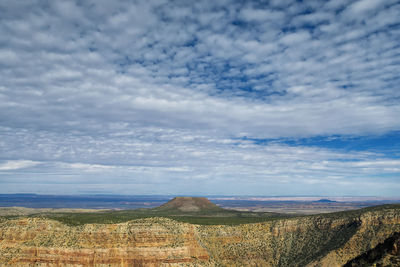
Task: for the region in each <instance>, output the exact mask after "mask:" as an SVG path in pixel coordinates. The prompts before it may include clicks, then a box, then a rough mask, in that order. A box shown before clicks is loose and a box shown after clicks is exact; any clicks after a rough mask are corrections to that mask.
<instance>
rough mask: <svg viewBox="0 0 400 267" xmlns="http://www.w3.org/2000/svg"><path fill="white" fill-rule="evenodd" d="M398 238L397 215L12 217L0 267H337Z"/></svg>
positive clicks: (2, 234)
mask: <svg viewBox="0 0 400 267" xmlns="http://www.w3.org/2000/svg"><path fill="white" fill-rule="evenodd" d="M399 231H400V210H399V209H387V210H385V211H371V212H366V213H363V214H362V215H359V216H326V215H321V216H311V217H302V218H292V219H284V220H277V221H270V222H265V223H257V224H244V225H238V226H226V225H218V226H202V225H191V224H186V223H178V222H175V221H173V220H170V219H165V218H150V219H140V220H134V221H130V222H127V223H120V224H87V225H83V226H67V225H64V224H62V223H59V222H56V221H52V220H48V219H39V218H30V219H27V218H20V219H13V220H3V221H1V222H0V266H306V265H308V266H342V265H344V264H346V263H347V262H349V261H350V260H351V259H354V258H356V257H357V256H359V255H361V254H363V253H365V252H367V251H369V250H371V249H373V248H375V247H376V246H377V245H378V244H380V243H382V242H384V241H385V240H387V238H388V237H391V236H393V234H394V233H395V232H399ZM396 244H397V243H396ZM393 255H395V254H393ZM393 255H392V254H391V257H392V256H393Z"/></svg>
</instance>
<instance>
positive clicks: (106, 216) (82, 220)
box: [29, 209, 289, 225]
mask: <svg viewBox="0 0 400 267" xmlns="http://www.w3.org/2000/svg"><path fill="white" fill-rule="evenodd" d="M29 217H41V218H49V219H53V220H57V221H60V222H62V223H65V224H67V225H83V224H88V223H106V224H111V223H121V222H126V221H130V220H135V219H142V218H151V217H164V218H170V219H173V220H176V221H180V222H185V223H192V224H202V225H220V224H222V225H238V224H245V223H257V222H264V221H270V220H274V219H277V218H288V217H289V216H288V215H283V214H278V213H255V212H239V211H230V210H223V209H221V210H218V211H201V212H181V211H162V210H157V209H138V210H119V211H105V212H96V213H92V212H88V213H83V212H79V213H78V212H72V213H71V212H68V213H62V212H60V213H41V214H32V215H29Z"/></svg>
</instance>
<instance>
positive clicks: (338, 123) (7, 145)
mask: <svg viewBox="0 0 400 267" xmlns="http://www.w3.org/2000/svg"><path fill="white" fill-rule="evenodd" d="M0 6H1V10H2V11H4V12H3V13H4V16H3V15H2V23H1V24H0V42H1V43H2V44H3V46H2V50H0V58H1V59H2V60H1V63H0V75H1V77H2V80H1V81H0V88H1V89H0V114H1V115H0V121H1V126H2V127H3V128H2V129H3V130H1V131H0V135H1V136H0V137H1V138H0V140H1V141H0V150H1V151H2V160H4V161H7V160H11V161H12V160H15V159H22V158H23V159H27V160H31V161H32V162H36V161H37V162H41V161H44V162H47V163H46V164H48V165H46V164H45V165H40V166H37V168H38V169H42V170H47V169H46V168H49V169H51V172H52V173H58V174H60V173H61V171H60V170H59V169H57V165H54V166H53V165H52V162H64V163H65V164H70V165H69V167H65V166H64V167H62V166H61V165H60V166H58V167H59V168H62V169H63V170H65V171H66V172H69V171H70V172H71V173H72V174H71V175H79V174H78V173H79V171H82V170H83V171H85V173H86V174H87V175H88V177H89V176H90V175H91V174H94V173H98V172H100V173H101V172H102V171H105V173H110V172H114V171H115V172H116V173H119V174H120V176H121V177H120V178H119V179H120V181H119V182H120V183H123V182H124V181H126V182H130V181H131V179H139V178H137V177H138V176H140V175H143V173H146V175H148V177H150V178H151V177H153V178H154V179H158V180H157V182H160V180H162V179H163V178H162V177H165V178H164V179H165V180H166V181H168V180H169V178H168V177H170V176H172V174H176V175H177V176H178V177H183V176H184V175H185V176H187V177H192V178H193V179H197V178H196V177H201V179H207V178H211V177H219V179H221V180H223V179H228V178H223V177H235V178H234V179H236V180H235V181H241V180H244V179H245V178H243V177H250V178H249V179H253V181H256V180H257V179H261V180H262V179H266V180H268V179H271V180H272V179H273V176H274V177H279V179H280V180H281V181H284V180H285V181H292V180H293V179H299V180H302V179H309V180H308V181H311V182H312V183H313V184H318V183H315V182H314V181H316V180H318V179H319V180H320V181H324V179H323V177H328V173H326V172H327V171H329V172H330V173H338V175H339V177H341V179H342V178H343V179H345V178H346V177H347V178H348V179H350V180H351V179H353V178H354V177H353V176H354V175H355V174H354V172H356V174H357V175H379V166H380V165H379V164H378V165H376V166H375V167H371V168H369V167H368V168H367V167H361V166H358V167H356V166H355V165H354V164H355V163H354V164H353V165H352V166H350V165H351V164H350V165H346V164H342V163H341V161H340V157H343V158H345V159H348V157H350V158H351V159H352V160H354V161H358V162H360V163H358V164H363V163H362V162H370V161H371V162H375V161H379V160H383V161H386V160H390V157H393V156H390V155H387V156H385V155H379V154H377V155H375V154H374V157H376V159H373V158H372V159H371V158H369V156H365V155H364V154H363V153H361V154H359V153H350V155H349V156H348V155H346V153H339V155H340V156H338V158H337V159H336V158H335V161H334V163H335V164H336V165H330V164H325V163H321V162H322V161H326V160H327V161H329V159H330V157H332V156H333V155H336V153H337V152H336V151H329V150H328V151H327V150H325V149H321V150H313V149H311V148H310V150H306V152H304V151H303V148H302V147H301V148H296V147H287V146H276V147H274V146H273V147H271V146H270V145H265V144H262V145H257V144H254V143H253V142H251V141H247V142H245V141H244V140H243V137H244V136H246V137H247V138H260V139H265V138H275V139H280V138H292V139H293V138H294V139H295V138H301V137H315V136H331V135H359V136H366V135H370V134H374V135H376V134H384V133H388V132H391V131H399V130H400V121H399V120H398V118H399V114H400V107H399V105H398V99H399V97H400V90H398V84H399V83H398V71H397V69H398V62H399V61H398V60H399V53H398V41H397V40H398V36H399V32H398V30H397V29H396V27H395V25H398V23H399V18H398V16H397V14H398V13H399V12H398V11H399V10H400V5H398V4H396V3H395V2H385V3H383V2H382V1H371V0H364V1H358V2H354V3H350V2H348V1H330V2H328V3H326V4H325V3H322V2H318V1H316V2H311V1H305V2H303V3H299V2H295V1H286V2H283V1H272V2H271V3H270V4H268V5H267V4H265V5H262V6H258V5H252V6H251V5H248V4H243V3H241V2H230V1H227V2H225V3H222V4H220V3H219V1H218V3H215V2H213V1H199V2H196V4H192V3H188V2H187V3H186V2H182V3H176V2H170V1H138V2H135V3H129V2H123V1H115V2H113V3H112V4H110V3H109V2H107V1H93V2H79V3H78V2H69V3H63V2H62V1H54V2H52V3H51V4H49V5H48V4H46V3H44V2H42V1H37V2H36V3H34V4H30V3H13V1H11V2H9V1H8V2H4V3H1V4H0ZM353 18H354V19H353ZM365 18H368V19H365ZM237 140H241V141H240V142H239V141H237ZM263 149H265V150H263ZM282 151H286V152H285V153H283V152H282ZM301 151H303V152H304V153H305V155H307V156H309V157H310V159H309V160H308V161H302V159H303V158H302V157H298V156H294V155H298V154H297V153H300V152H301ZM312 153H315V154H316V157H315V158H311V155H310V154H312ZM293 154H294V155H293ZM300 154H301V153H300ZM328 154H329V155H328ZM301 155H303V154H301ZM220 157H222V158H224V160H221V159H220ZM251 159H252V160H251ZM254 161H257V162H258V163H254ZM364 164H367V163H364ZM4 166H6V165H4ZM10 166H11V165H10ZM293 166H294V167H293ZM335 166H336V167H335ZM39 167H40V168H39ZM392 167H393V166H392ZM392 167H390V166H386V165H382V168H381V170H382V172H383V171H385V170H389V168H392ZM3 168H9V167H7V166H6V167H3ZM64 168H65V169H64ZM342 168H343V169H342ZM395 168H396V167H393V168H392V169H391V170H392V171H390V173H392V174H394V175H395V174H396V173H395V171H394V170H395ZM17 169H18V168H17ZM17 169H15V170H17ZM3 170H6V169H3ZM10 170H11V169H10ZM282 170H286V171H282ZM136 171H137V173H136ZM325 171H326V172H325ZM152 172H153V174H151V173H152ZM388 172H389V171H388ZM180 175H182V176H180ZM117 176H118V175H117ZM310 176H311V177H310ZM35 177H36V179H38V178H37V176H35ZM60 177H61V176H60ZM132 177H136V178H132ZM294 177H297V178H294ZM150 178H149V179H150ZM153 178H152V179H153ZM46 179H47V178H46ZM60 179H61V180H62V178H60ZM102 179H105V178H104V177H103V178H102ZM124 179H125V180H124ZM199 179H200V178H199ZM232 179H233V178H232ZM139 180H140V179H139ZM189 180H190V179H189ZM46 181H47V180H46ZM304 181H305V180H304ZM102 182H105V180H102Z"/></svg>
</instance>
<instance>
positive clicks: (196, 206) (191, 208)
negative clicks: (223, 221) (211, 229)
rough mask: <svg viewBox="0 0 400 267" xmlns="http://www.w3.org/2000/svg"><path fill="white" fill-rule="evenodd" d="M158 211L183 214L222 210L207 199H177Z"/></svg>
mask: <svg viewBox="0 0 400 267" xmlns="http://www.w3.org/2000/svg"><path fill="white" fill-rule="evenodd" d="M157 209H158V210H168V211H172V210H177V211H183V212H197V211H211V210H222V208H220V207H218V206H217V205H215V204H214V203H212V202H211V201H210V200H208V199H207V198H205V197H175V198H173V199H172V200H170V201H168V202H167V203H165V204H163V205H161V206H160V207H158V208H157Z"/></svg>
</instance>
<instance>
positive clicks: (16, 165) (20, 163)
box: [0, 160, 40, 171]
mask: <svg viewBox="0 0 400 267" xmlns="http://www.w3.org/2000/svg"><path fill="white" fill-rule="evenodd" d="M39 164H40V162H37V161H32V160H8V161H6V162H4V163H1V164H0V171H8V170H19V169H25V168H30V167H34V166H36V165H39Z"/></svg>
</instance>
